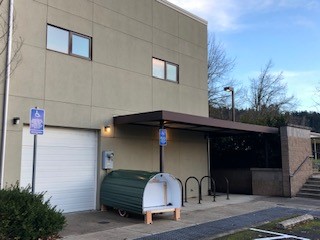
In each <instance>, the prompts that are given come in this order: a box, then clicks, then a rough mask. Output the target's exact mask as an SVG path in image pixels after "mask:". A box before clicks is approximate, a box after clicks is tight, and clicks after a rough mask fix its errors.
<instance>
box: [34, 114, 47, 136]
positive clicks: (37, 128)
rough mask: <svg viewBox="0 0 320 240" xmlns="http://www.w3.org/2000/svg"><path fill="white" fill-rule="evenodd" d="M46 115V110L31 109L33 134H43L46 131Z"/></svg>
mask: <svg viewBox="0 0 320 240" xmlns="http://www.w3.org/2000/svg"><path fill="white" fill-rule="evenodd" d="M44 115H45V111H44V110H43V109H39V108H31V109H30V133H31V134H33V135H42V134H43V133H44Z"/></svg>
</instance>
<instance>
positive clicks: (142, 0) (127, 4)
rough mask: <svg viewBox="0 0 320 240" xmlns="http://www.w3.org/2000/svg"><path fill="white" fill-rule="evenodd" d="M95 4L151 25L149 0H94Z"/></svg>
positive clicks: (150, 4) (150, 3) (151, 2)
mask: <svg viewBox="0 0 320 240" xmlns="http://www.w3.org/2000/svg"><path fill="white" fill-rule="evenodd" d="M93 2H94V3H95V4H96V5H98V6H101V7H105V8H108V9H110V10H112V11H114V12H117V13H120V14H122V15H125V16H128V17H130V18H133V19H135V20H138V21H140V22H142V23H145V24H148V25H150V26H151V25H152V4H153V1H150V0H130V1H128V0H108V1H106V0H94V1H93Z"/></svg>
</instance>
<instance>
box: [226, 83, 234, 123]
mask: <svg viewBox="0 0 320 240" xmlns="http://www.w3.org/2000/svg"><path fill="white" fill-rule="evenodd" d="M224 90H225V91H226V92H231V98H232V121H233V122H235V121H236V109H235V107H234V89H233V87H225V88H224Z"/></svg>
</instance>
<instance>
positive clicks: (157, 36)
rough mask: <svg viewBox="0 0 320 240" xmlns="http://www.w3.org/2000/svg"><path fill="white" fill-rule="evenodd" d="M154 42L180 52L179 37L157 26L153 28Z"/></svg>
mask: <svg viewBox="0 0 320 240" xmlns="http://www.w3.org/2000/svg"><path fill="white" fill-rule="evenodd" d="M153 43H154V44H156V45H159V46H161V47H163V48H167V49H169V50H172V51H175V52H179V38H178V37H176V36H174V35H171V34H169V33H166V32H164V31H161V30H160V29H157V28H154V29H153Z"/></svg>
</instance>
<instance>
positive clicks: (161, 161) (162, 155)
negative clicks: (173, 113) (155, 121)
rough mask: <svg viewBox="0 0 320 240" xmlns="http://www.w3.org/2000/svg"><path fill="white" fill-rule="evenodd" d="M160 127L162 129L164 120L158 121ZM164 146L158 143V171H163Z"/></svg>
mask: <svg viewBox="0 0 320 240" xmlns="http://www.w3.org/2000/svg"><path fill="white" fill-rule="evenodd" d="M160 129H164V121H160ZM163 158H164V146H162V145H161V144H160V172H163Z"/></svg>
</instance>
